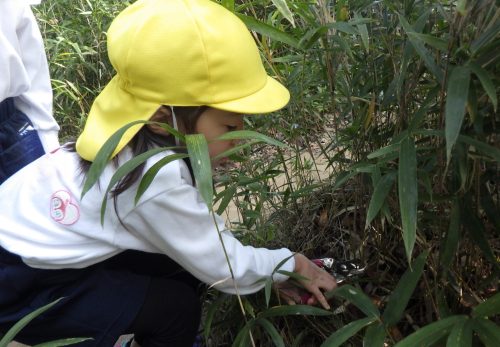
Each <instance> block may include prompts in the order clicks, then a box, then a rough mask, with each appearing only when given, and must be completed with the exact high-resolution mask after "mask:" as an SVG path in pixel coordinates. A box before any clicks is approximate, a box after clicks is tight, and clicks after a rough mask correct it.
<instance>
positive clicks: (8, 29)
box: [0, 0, 59, 183]
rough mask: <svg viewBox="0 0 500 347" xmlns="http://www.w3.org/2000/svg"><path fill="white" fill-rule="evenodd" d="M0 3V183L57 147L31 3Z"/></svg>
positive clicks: (44, 62) (44, 61)
mask: <svg viewBox="0 0 500 347" xmlns="http://www.w3.org/2000/svg"><path fill="white" fill-rule="evenodd" d="M39 2H40V1H32V0H31V1H19V0H2V1H0V183H2V182H3V181H4V180H5V179H7V178H8V177H9V176H10V175H11V174H13V173H14V172H16V171H17V170H19V169H20V168H22V167H23V166H24V165H26V164H27V163H29V162H31V161H33V160H34V159H36V158H38V157H40V156H41V155H42V154H43V153H45V152H50V151H52V150H54V149H56V148H58V147H59V142H58V139H57V132H58V130H59V126H58V125H57V123H56V121H55V120H54V118H53V116H52V89H51V86H50V79H49V69H48V65H47V58H46V56H45V51H44V47H43V42H42V36H41V35H40V31H39V29H38V26H37V23H36V21H35V17H34V16H33V13H32V12H31V9H30V7H29V5H28V3H39Z"/></svg>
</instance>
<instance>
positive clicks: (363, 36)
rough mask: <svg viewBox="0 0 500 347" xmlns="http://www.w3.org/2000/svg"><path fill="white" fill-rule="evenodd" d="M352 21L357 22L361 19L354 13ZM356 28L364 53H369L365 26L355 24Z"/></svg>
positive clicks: (368, 41)
mask: <svg viewBox="0 0 500 347" xmlns="http://www.w3.org/2000/svg"><path fill="white" fill-rule="evenodd" d="M354 19H355V20H357V21H359V20H360V19H362V18H361V17H360V16H359V14H358V13H356V12H355V13H354ZM356 27H357V28H358V31H359V35H360V36H361V42H362V43H363V46H364V47H365V51H366V53H369V52H370V39H369V37H368V28H367V26H366V24H357V25H356Z"/></svg>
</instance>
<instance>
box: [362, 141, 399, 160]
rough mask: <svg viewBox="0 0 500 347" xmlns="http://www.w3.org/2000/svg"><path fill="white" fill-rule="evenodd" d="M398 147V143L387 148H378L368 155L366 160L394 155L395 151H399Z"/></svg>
mask: <svg viewBox="0 0 500 347" xmlns="http://www.w3.org/2000/svg"><path fill="white" fill-rule="evenodd" d="M399 146H400V143H399V142H398V143H393V144H392V145H389V146H385V147H382V148H379V149H377V150H376V151H374V152H372V153H370V154H368V156H367V158H368V159H374V158H378V157H381V156H384V155H386V154H390V153H394V152H396V151H399Z"/></svg>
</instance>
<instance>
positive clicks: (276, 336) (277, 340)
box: [257, 318, 285, 347]
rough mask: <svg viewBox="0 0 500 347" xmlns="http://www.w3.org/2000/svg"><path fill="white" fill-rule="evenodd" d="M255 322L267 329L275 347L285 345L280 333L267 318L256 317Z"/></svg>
mask: <svg viewBox="0 0 500 347" xmlns="http://www.w3.org/2000/svg"><path fill="white" fill-rule="evenodd" d="M257 323H258V324H260V325H262V327H263V328H264V329H265V330H266V331H267V333H268V334H269V336H271V339H272V340H273V343H274V345H275V346H277V347H285V341H283V338H282V337H281V335H280V333H279V332H278V330H276V328H275V327H274V326H273V325H272V324H271V322H270V321H268V320H267V319H263V318H260V319H257Z"/></svg>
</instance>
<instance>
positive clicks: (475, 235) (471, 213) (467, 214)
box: [461, 194, 499, 271]
mask: <svg viewBox="0 0 500 347" xmlns="http://www.w3.org/2000/svg"><path fill="white" fill-rule="evenodd" d="M472 206H473V204H472V199H471V196H470V194H467V195H465V196H464V198H463V200H462V205H461V213H462V214H461V219H462V223H463V225H464V226H465V229H466V230H467V232H468V235H469V237H470V238H471V240H472V241H474V243H475V244H476V245H478V247H479V248H480V249H481V251H483V254H484V256H485V257H486V259H488V260H489V261H490V262H491V264H493V265H494V266H495V268H496V270H497V271H498V270H499V265H498V261H497V259H496V257H495V254H494V253H493V251H492V249H491V246H490V243H489V241H488V239H487V238H486V230H485V228H484V225H483V222H482V221H481V219H480V218H479V217H478V216H477V214H476V212H475V210H474V209H473V208H472Z"/></svg>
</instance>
